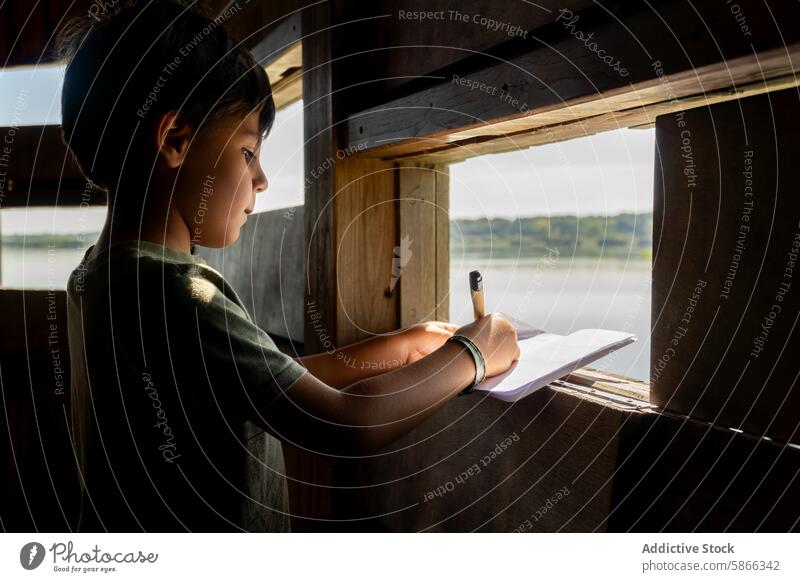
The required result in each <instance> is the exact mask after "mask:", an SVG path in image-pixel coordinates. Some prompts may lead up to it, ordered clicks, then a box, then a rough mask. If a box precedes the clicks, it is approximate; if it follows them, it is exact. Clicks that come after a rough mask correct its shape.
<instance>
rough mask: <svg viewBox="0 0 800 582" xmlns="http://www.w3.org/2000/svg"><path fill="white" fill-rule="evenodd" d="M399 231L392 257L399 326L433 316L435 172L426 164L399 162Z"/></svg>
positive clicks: (391, 289) (429, 318)
mask: <svg viewBox="0 0 800 582" xmlns="http://www.w3.org/2000/svg"><path fill="white" fill-rule="evenodd" d="M397 171H398V176H399V192H398V206H399V213H400V232H399V233H398V238H399V240H398V243H397V246H395V248H394V257H393V258H392V263H393V269H392V276H391V280H392V285H391V286H390V292H393V291H394V288H395V286H396V285H399V291H400V327H408V326H410V325H413V324H415V323H419V322H422V321H429V320H432V319H436V274H437V271H436V254H437V251H438V247H437V245H436V234H437V233H436V214H437V213H436V173H435V170H434V169H433V168H432V167H430V166H421V165H418V164H415V165H400V166H399V167H398V168H397Z"/></svg>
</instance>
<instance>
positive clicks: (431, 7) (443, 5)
mask: <svg viewBox="0 0 800 582" xmlns="http://www.w3.org/2000/svg"><path fill="white" fill-rule="evenodd" d="M591 5H592V2H591V0H566V1H562V2H558V3H556V2H552V1H547V0H545V1H540V2H535V3H534V2H516V1H508V0H506V1H501V2H498V1H497V0H459V2H457V3H454V2H452V1H449V0H373V1H371V2H358V1H355V2H353V1H350V2H345V3H343V7H342V11H341V14H342V16H341V19H340V22H341V23H342V25H341V26H339V27H337V29H336V31H335V32H334V34H335V38H336V45H337V47H338V56H339V57H340V58H342V60H341V61H340V63H339V64H340V67H339V68H340V78H341V82H340V86H341V87H343V88H346V87H353V88H355V90H354V91H351V92H349V93H348V98H347V99H346V101H345V108H346V113H348V114H349V113H352V112H354V111H361V110H364V109H365V108H367V107H372V106H374V105H376V104H377V103H383V102H386V101H387V100H390V99H393V98H395V97H396V96H397V94H398V93H406V94H407V93H411V92H414V91H418V90H420V89H421V88H426V87H427V86H429V85H430V84H431V82H432V81H433V82H435V81H437V80H439V79H440V78H441V76H442V75H443V71H445V70H446V68H447V67H450V66H453V65H455V64H456V63H458V62H463V61H465V60H469V61H471V62H477V63H480V62H484V61H485V60H486V55H490V54H491V55H495V56H498V57H502V58H506V57H508V56H509V55H510V54H513V53H514V52H515V51H516V52H519V51H520V50H524V49H525V47H527V46H529V43H530V42H531V37H530V34H529V31H533V30H537V29H540V28H542V27H544V26H546V25H548V24H550V23H551V22H552V21H553V20H555V18H556V16H557V14H558V10H560V9H562V8H563V9H570V10H574V11H578V10H580V9H583V8H585V7H588V6H591ZM415 13H416V14H419V13H424V14H426V15H427V17H426V18H420V17H416V16H414V14H415ZM365 86H366V87H368V88H369V90H366V91H365V90H363V89H364V87H365Z"/></svg>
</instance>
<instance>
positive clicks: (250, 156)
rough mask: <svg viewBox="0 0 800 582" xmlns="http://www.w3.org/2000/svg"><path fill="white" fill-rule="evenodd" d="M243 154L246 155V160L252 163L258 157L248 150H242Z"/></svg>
mask: <svg viewBox="0 0 800 582" xmlns="http://www.w3.org/2000/svg"><path fill="white" fill-rule="evenodd" d="M242 152H243V153H244V159H245V160H247V161H248V162H250V161H251V160H252V159H253V158H255V157H256V155H255V154H254V153H253V152H252V151H250V150H249V149H247V148H242Z"/></svg>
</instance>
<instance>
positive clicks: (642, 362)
mask: <svg viewBox="0 0 800 582" xmlns="http://www.w3.org/2000/svg"><path fill="white" fill-rule="evenodd" d="M83 252H84V251H83V250H81V249H58V250H56V251H54V252H52V253H48V250H47V249H26V250H25V251H24V253H23V251H22V249H16V248H6V249H5V250H3V255H2V284H3V285H5V286H9V287H30V288H47V287H51V286H52V287H54V288H61V289H63V288H64V287H65V285H66V281H67V277H68V276H69V273H70V272H71V271H72V269H74V268H75V266H76V265H77V264H78V263H79V262H80V259H81V257H82V256H83ZM473 269H478V270H480V271H481V273H482V274H483V278H484V296H485V300H486V309H487V311H501V312H503V313H507V314H508V315H510V316H512V317H515V318H517V319H520V320H522V321H525V322H527V323H529V324H531V325H533V326H534V327H538V328H541V329H545V330H547V331H550V332H553V333H559V334H567V333H570V332H573V331H577V330H579V329H584V328H606V329H615V330H619V331H626V332H630V333H634V334H636V336H637V337H638V341H637V342H636V343H633V344H631V345H629V346H626V347H624V348H622V349H621V350H618V351H617V352H614V353H612V354H610V355H608V356H606V357H605V358H603V359H602V360H598V361H597V362H596V363H595V364H593V365H594V366H596V367H597V368H600V369H604V370H609V371H613V372H617V373H620V374H624V375H628V376H633V377H635V378H642V379H646V378H647V377H648V374H649V372H648V370H649V365H650V263H649V261H642V260H636V261H627V262H626V261H616V260H609V259H586V258H580V259H570V258H568V257H566V258H565V257H563V256H562V257H553V256H548V255H544V256H542V257H539V258H536V259H522V260H508V259H502V260H501V259H493V260H487V259H485V258H476V259H467V258H464V257H453V258H452V260H451V274H450V320H451V321H453V322H454V323H459V324H463V323H467V322H469V321H470V320H471V318H472V303H471V301H470V297H469V283H468V281H469V272H470V271H471V270H473Z"/></svg>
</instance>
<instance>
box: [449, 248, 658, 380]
mask: <svg viewBox="0 0 800 582" xmlns="http://www.w3.org/2000/svg"><path fill="white" fill-rule="evenodd" d="M473 269H477V270H479V271H480V272H481V274H482V275H483V290H484V300H485V303H486V306H485V307H486V311H487V313H488V312H490V311H500V312H502V313H506V314H508V315H510V316H511V317H514V318H516V319H520V320H522V321H524V322H526V323H529V324H530V325H532V326H534V327H537V328H540V329H544V330H546V331H549V332H552V333H558V334H568V333H571V332H573V331H577V330H579V329H585V328H604V329H613V330H618V331H625V332H629V333H633V334H635V335H636V336H637V338H638V341H636V342H635V343H633V344H630V345H628V346H626V347H624V348H622V349H620V350H618V351H616V352H613V353H611V354H609V355H608V356H606V357H605V358H602V359H600V360H597V361H596V362H595V363H593V364H592V366H593V367H596V368H598V369H602V370H608V371H611V372H616V373H619V374H624V375H626V376H632V377H634V378H640V379H647V378H648V375H649V367H650V280H651V277H650V275H651V265H650V262H649V261H642V260H636V261H627V262H626V261H615V260H609V259H587V258H579V259H570V258H564V257H560V258H554V257H548V256H546V255H545V256H543V257H541V258H539V259H534V260H531V259H524V260H522V259H521V260H491V261H487V259H485V258H483V259H474V260H469V259H462V258H458V257H453V258H452V259H451V271H450V321H452V322H453V323H458V324H463V323H467V322H469V321H471V320H472V317H473V316H472V302H471V300H470V294H469V272H470V271H472V270H473Z"/></svg>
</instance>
